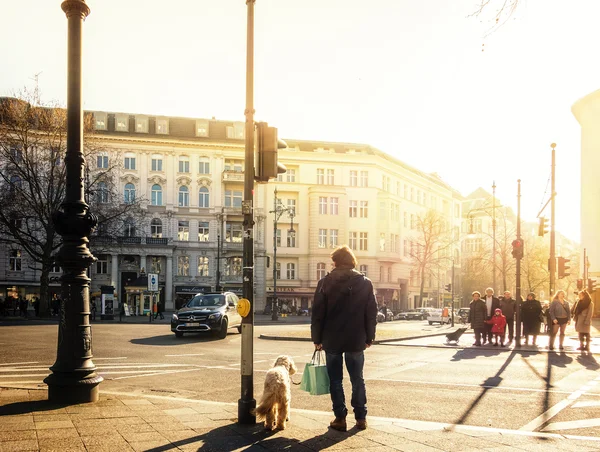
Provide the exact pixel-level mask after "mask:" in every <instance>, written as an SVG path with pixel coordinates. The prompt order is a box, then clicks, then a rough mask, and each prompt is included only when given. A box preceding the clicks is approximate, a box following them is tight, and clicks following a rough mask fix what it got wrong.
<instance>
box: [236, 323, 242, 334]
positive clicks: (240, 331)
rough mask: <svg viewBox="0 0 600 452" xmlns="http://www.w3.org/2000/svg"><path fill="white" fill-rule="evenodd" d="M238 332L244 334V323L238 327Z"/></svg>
mask: <svg viewBox="0 0 600 452" xmlns="http://www.w3.org/2000/svg"><path fill="white" fill-rule="evenodd" d="M237 330H238V333H240V334H242V325H240V326H238V327H237Z"/></svg>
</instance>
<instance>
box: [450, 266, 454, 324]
mask: <svg viewBox="0 0 600 452" xmlns="http://www.w3.org/2000/svg"><path fill="white" fill-rule="evenodd" d="M450 288H451V289H452V292H451V297H452V298H451V300H450V302H451V303H452V304H451V307H452V326H454V258H452V281H451V283H450Z"/></svg>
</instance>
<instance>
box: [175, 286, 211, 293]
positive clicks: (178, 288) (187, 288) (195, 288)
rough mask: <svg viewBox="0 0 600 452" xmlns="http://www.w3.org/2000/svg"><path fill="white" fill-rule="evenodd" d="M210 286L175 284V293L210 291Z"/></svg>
mask: <svg viewBox="0 0 600 452" xmlns="http://www.w3.org/2000/svg"><path fill="white" fill-rule="evenodd" d="M210 291H211V290H210V286H175V293H180V294H193V295H196V294H197V293H200V292H210Z"/></svg>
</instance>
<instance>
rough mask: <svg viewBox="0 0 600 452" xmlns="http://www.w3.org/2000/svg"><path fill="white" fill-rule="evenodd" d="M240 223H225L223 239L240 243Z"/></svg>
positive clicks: (241, 226) (241, 227)
mask: <svg viewBox="0 0 600 452" xmlns="http://www.w3.org/2000/svg"><path fill="white" fill-rule="evenodd" d="M242 232H243V225H242V223H226V224H225V241H226V242H232V243H242Z"/></svg>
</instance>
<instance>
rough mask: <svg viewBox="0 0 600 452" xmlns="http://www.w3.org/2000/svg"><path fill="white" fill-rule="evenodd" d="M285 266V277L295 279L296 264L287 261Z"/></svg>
mask: <svg viewBox="0 0 600 452" xmlns="http://www.w3.org/2000/svg"><path fill="white" fill-rule="evenodd" d="M286 267H287V269H286V270H287V279H296V264H294V263H288V264H287V265H286Z"/></svg>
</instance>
